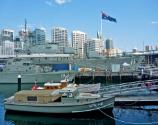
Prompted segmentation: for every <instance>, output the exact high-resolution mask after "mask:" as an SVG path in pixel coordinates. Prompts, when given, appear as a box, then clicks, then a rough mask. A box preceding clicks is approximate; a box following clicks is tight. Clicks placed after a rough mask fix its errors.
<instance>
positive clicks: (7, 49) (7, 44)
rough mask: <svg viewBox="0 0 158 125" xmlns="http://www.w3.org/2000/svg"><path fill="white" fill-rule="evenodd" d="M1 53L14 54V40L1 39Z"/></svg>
mask: <svg viewBox="0 0 158 125" xmlns="http://www.w3.org/2000/svg"><path fill="white" fill-rule="evenodd" d="M2 47H3V48H2V54H3V55H14V42H11V41H9V40H5V41H3V45H2Z"/></svg>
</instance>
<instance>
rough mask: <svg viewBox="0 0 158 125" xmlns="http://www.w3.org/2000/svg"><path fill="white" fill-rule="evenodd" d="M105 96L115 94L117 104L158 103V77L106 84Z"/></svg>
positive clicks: (103, 89)
mask: <svg viewBox="0 0 158 125" xmlns="http://www.w3.org/2000/svg"><path fill="white" fill-rule="evenodd" d="M99 93H100V94H102V95H103V96H108V95H109V96H111V95H113V96H115V106H138V105H157V104H158V79H155V80H146V81H137V82H129V83H121V84H116V85H110V86H104V87H102V89H100V91H99Z"/></svg>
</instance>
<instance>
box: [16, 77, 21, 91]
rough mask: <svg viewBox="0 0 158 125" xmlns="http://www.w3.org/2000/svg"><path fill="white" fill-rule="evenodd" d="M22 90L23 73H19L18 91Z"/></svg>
mask: <svg viewBox="0 0 158 125" xmlns="http://www.w3.org/2000/svg"><path fill="white" fill-rule="evenodd" d="M20 90H21V75H18V90H17V91H20Z"/></svg>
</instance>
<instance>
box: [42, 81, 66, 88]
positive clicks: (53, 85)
mask: <svg viewBox="0 0 158 125" xmlns="http://www.w3.org/2000/svg"><path fill="white" fill-rule="evenodd" d="M67 84H68V83H67V81H66V80H62V81H60V83H50V82H47V83H45V84H44V89H46V90H56V89H62V88H64V87H66V86H67Z"/></svg>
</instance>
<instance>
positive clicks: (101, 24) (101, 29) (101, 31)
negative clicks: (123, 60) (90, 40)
mask: <svg viewBox="0 0 158 125" xmlns="http://www.w3.org/2000/svg"><path fill="white" fill-rule="evenodd" d="M100 35H101V39H102V35H103V20H102V18H101V21H100Z"/></svg>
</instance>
